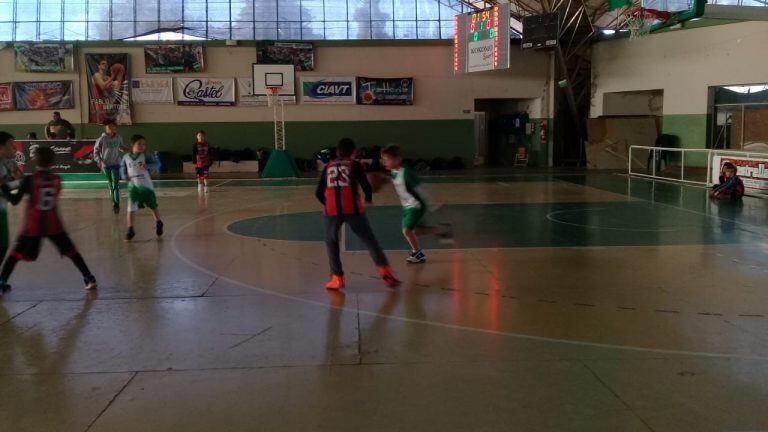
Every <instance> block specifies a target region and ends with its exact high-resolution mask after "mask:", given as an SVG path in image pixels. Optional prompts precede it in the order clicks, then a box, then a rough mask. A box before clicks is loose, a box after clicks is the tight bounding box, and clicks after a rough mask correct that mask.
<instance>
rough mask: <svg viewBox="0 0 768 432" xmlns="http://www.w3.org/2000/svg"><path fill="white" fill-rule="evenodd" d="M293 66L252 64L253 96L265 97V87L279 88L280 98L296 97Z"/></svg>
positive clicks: (294, 68) (266, 92) (294, 69)
mask: <svg viewBox="0 0 768 432" xmlns="http://www.w3.org/2000/svg"><path fill="white" fill-rule="evenodd" d="M295 74H296V67H295V66H294V65H269V64H257V63H254V64H253V95H254V96H266V95H267V94H268V93H269V92H268V91H267V87H280V95H281V96H296V85H295V82H294V81H295V78H296V75H295Z"/></svg>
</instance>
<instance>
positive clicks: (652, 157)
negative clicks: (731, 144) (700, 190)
mask: <svg viewBox="0 0 768 432" xmlns="http://www.w3.org/2000/svg"><path fill="white" fill-rule="evenodd" d="M633 150H648V151H649V152H650V153H649V157H648V160H649V161H652V166H651V167H648V166H646V170H647V169H649V168H650V170H651V173H650V174H648V173H641V172H636V171H632V161H633V158H632V151H633ZM659 152H672V153H679V155H680V178H670V177H666V176H661V175H658V173H657V172H656V170H657V168H656V167H657V165H658V160H659V159H658V153H659ZM686 153H698V154H701V153H705V154H706V157H707V172H706V180H705V181H700V180H690V179H686V178H685V168H686V166H685V154H686ZM718 155H725V156H737V157H742V158H747V159H751V158H762V159H768V153H763V152H754V151H743V150H721V149H689V148H673V147H652V146H637V145H633V146H630V147H629V155H628V156H629V157H628V158H627V172H628V173H629V175H633V176H638V177H647V178H653V179H662V180H674V181H679V182H683V183H691V184H698V185H703V186H710V185H712V184H714V183H713V178H712V161H713V158H714V156H718Z"/></svg>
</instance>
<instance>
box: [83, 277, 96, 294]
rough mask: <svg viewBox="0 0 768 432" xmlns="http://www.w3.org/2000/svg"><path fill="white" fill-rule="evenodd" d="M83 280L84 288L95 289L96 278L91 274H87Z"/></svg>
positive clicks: (87, 289)
mask: <svg viewBox="0 0 768 432" xmlns="http://www.w3.org/2000/svg"><path fill="white" fill-rule="evenodd" d="M84 281H85V290H86V291H90V290H94V289H96V288H97V287H98V286H99V285H98V284H97V283H96V278H95V277H93V275H88V276H86V277H85V279H84Z"/></svg>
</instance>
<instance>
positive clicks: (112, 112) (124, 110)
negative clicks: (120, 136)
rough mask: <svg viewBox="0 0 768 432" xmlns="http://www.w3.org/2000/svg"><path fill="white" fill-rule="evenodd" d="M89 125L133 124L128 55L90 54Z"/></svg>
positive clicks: (88, 67)
mask: <svg viewBox="0 0 768 432" xmlns="http://www.w3.org/2000/svg"><path fill="white" fill-rule="evenodd" d="M85 63H86V67H87V69H88V70H87V72H86V73H87V75H88V122H89V123H101V122H103V121H104V120H107V119H112V120H115V121H116V122H117V124H128V125H129V124H131V103H130V92H129V91H128V83H129V82H130V77H129V73H128V71H129V70H130V69H129V68H128V54H86V55H85Z"/></svg>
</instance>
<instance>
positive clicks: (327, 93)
mask: <svg viewBox="0 0 768 432" xmlns="http://www.w3.org/2000/svg"><path fill="white" fill-rule="evenodd" d="M356 88H357V85H356V83H355V78H354V77H343V78H337V77H304V78H302V79H301V103H305V104H355V103H356V102H357V101H356V99H355V89H356Z"/></svg>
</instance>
